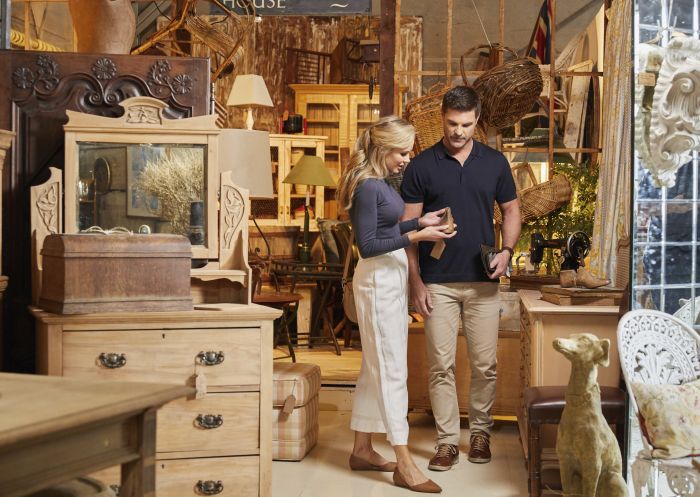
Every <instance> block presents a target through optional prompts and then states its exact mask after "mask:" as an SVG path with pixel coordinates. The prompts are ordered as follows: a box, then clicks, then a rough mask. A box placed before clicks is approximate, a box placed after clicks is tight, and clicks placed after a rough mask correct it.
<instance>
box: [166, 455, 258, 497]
mask: <svg viewBox="0 0 700 497" xmlns="http://www.w3.org/2000/svg"><path fill="white" fill-rule="evenodd" d="M258 461H259V458H258V457H257V456H241V457H207V458H203V459H171V460H159V461H157V462H156V495H157V497H201V496H202V495H216V496H217V497H257V496H258V495H259V487H260V483H259V482H260V479H259V478H260V476H259V473H260V467H259V466H258ZM200 482H201V484H200ZM219 484H220V486H219ZM198 485H211V487H214V489H213V490H212V493H205V492H202V491H201V490H200V488H201V486H200V487H199V488H198ZM219 489H221V490H220V492H218V493H213V492H215V491H216V490H219Z"/></svg>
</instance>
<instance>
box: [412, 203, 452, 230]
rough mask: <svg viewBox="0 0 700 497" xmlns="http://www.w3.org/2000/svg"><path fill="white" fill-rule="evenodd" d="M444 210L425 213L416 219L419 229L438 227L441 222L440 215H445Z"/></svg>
mask: <svg viewBox="0 0 700 497" xmlns="http://www.w3.org/2000/svg"><path fill="white" fill-rule="evenodd" d="M445 209H446V208H442V209H440V210H439V211H435V212H427V213H425V214H424V215H423V216H421V217H419V218H418V226H420V227H421V228H427V227H428V226H438V225H439V224H440V221H441V220H442V215H443V214H444V213H445Z"/></svg>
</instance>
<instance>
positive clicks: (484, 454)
mask: <svg viewBox="0 0 700 497" xmlns="http://www.w3.org/2000/svg"><path fill="white" fill-rule="evenodd" d="M489 443H490V441H489V435H488V434H487V433H484V432H483V431H481V430H477V431H475V432H474V433H472V436H471V438H470V439H469V457H468V459H469V462H473V463H477V464H483V463H485V462H489V461H490V460H491V449H490V447H489Z"/></svg>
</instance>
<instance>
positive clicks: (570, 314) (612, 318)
mask: <svg viewBox="0 0 700 497" xmlns="http://www.w3.org/2000/svg"><path fill="white" fill-rule="evenodd" d="M518 295H519V296H520V356H521V357H520V359H521V362H520V401H519V404H520V407H519V409H518V427H519V429H520V440H521V442H522V443H523V450H525V451H527V447H526V446H527V430H526V418H525V410H524V405H523V391H524V390H525V389H526V388H527V387H539V386H550V385H567V384H568V383H569V375H570V374H571V363H570V362H569V361H568V360H567V359H566V358H565V357H564V356H563V355H562V354H560V353H559V352H557V351H556V350H554V348H553V347H552V342H553V341H554V339H555V338H559V337H568V336H569V335H572V334H574V333H593V334H594V335H596V336H597V337H598V338H607V339H609V340H610V365H609V366H608V367H606V368H604V367H599V368H598V383H599V384H600V385H601V386H609V387H618V386H619V384H620V358H619V355H618V351H617V336H616V334H617V321H618V312H619V308H618V307H617V306H596V305H556V304H552V303H549V302H545V301H544V300H541V299H540V297H541V294H540V292H539V291H537V290H518ZM555 440H556V426H553V427H544V429H543V433H542V442H541V444H542V447H554V441H555Z"/></svg>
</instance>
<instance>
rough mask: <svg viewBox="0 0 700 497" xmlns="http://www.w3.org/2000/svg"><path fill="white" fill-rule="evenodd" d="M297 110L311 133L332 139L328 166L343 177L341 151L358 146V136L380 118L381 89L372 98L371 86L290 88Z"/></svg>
mask: <svg viewBox="0 0 700 497" xmlns="http://www.w3.org/2000/svg"><path fill="white" fill-rule="evenodd" d="M289 86H290V87H291V88H292V90H294V94H295V97H294V110H295V112H297V113H298V114H301V115H302V116H304V117H305V118H306V126H307V132H308V133H309V134H312V135H323V136H327V137H328V141H327V142H326V166H328V168H329V169H331V171H335V178H336V179H337V177H338V175H339V174H340V166H341V165H340V149H341V148H349V149H351V150H352V148H353V147H354V146H355V140H357V136H358V135H359V134H360V133H361V132H362V130H363V129H364V128H366V127H367V125H369V124H370V123H372V122H374V121H376V120H377V119H379V87H378V86H377V87H375V88H374V93H373V95H372V98H371V99H370V98H369V87H368V85H365V84H355V85H347V84H343V85H301V84H300V85H289Z"/></svg>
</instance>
